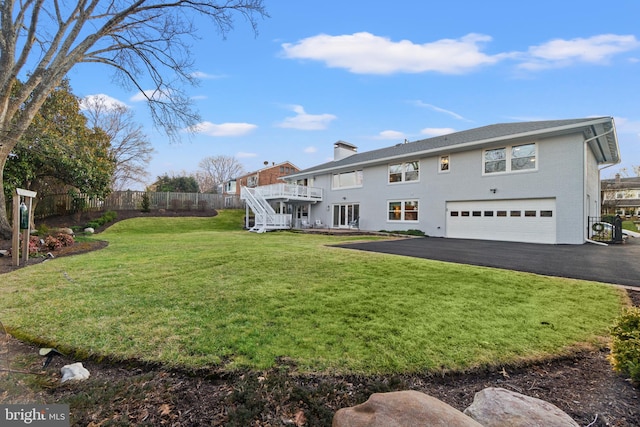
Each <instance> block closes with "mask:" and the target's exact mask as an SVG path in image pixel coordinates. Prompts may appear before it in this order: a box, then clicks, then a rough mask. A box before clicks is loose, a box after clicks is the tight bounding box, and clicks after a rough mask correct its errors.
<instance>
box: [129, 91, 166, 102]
mask: <svg viewBox="0 0 640 427" xmlns="http://www.w3.org/2000/svg"><path fill="white" fill-rule="evenodd" d="M168 97H169V94H167V93H164V92H162V91H161V90H157V89H148V90H145V91H143V92H138V93H137V94H135V95H133V96H132V97H131V98H129V99H130V100H131V101H133V102H145V101H147V100H149V99H151V100H157V101H160V100H163V99H167V98H168Z"/></svg>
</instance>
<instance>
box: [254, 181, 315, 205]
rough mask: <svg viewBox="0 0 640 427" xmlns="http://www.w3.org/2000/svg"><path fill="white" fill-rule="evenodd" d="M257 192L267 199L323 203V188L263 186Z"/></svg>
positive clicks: (280, 185) (290, 185)
mask: <svg viewBox="0 0 640 427" xmlns="http://www.w3.org/2000/svg"><path fill="white" fill-rule="evenodd" d="M255 190H256V191H257V192H259V193H260V194H261V195H262V197H264V198H265V199H295V200H310V201H322V188H315V187H307V186H304V185H296V184H285V183H280V184H271V185H261V186H260V187H256V188H255Z"/></svg>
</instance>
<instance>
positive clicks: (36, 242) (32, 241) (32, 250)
mask: <svg viewBox="0 0 640 427" xmlns="http://www.w3.org/2000/svg"><path fill="white" fill-rule="evenodd" d="M39 252H40V237H38V236H30V237H29V255H37V254H38V253H39Z"/></svg>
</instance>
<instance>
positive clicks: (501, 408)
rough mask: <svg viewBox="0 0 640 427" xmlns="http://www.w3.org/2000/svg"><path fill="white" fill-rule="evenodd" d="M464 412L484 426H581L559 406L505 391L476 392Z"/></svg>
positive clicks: (486, 389) (494, 389)
mask: <svg viewBox="0 0 640 427" xmlns="http://www.w3.org/2000/svg"><path fill="white" fill-rule="evenodd" d="M464 413H465V414H466V415H468V416H469V417H471V418H473V419H474V420H476V421H478V422H479V423H480V424H482V425H483V426H485V427H538V426H546V427H554V426H563V427H567V426H568V427H578V426H579V424H578V423H576V422H575V421H574V420H573V419H571V417H569V415H567V414H566V413H565V412H563V411H561V410H560V408H558V407H557V406H555V405H553V404H551V403H549V402H545V401H544V400H540V399H536V398H535V397H530V396H525V395H524V394H520V393H516V392H514V391H511V390H506V389H504V388H494V387H490V388H485V389H484V390H482V391H479V392H477V393H476V394H475V397H474V398H473V403H472V404H471V406H469V407H468V408H467V409H465V410H464Z"/></svg>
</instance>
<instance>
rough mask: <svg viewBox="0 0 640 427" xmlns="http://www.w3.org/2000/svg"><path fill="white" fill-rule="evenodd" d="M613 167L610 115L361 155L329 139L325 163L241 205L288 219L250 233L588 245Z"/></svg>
mask: <svg viewBox="0 0 640 427" xmlns="http://www.w3.org/2000/svg"><path fill="white" fill-rule="evenodd" d="M619 162H620V152H619V147H618V141H617V136H616V131H615V125H614V122H613V119H612V118H611V117H598V118H584V119H571V120H548V121H536V122H522V123H502V124H495V125H490V126H484V127H480V128H476V129H471V130H466V131H462V132H456V133H452V134H448V135H443V136H438V137H435V138H428V139H423V140H419V141H415V142H405V143H402V144H397V145H394V146H392V147H388V148H383V149H379V150H373V151H367V152H362V153H358V152H357V148H356V147H355V146H353V145H351V144H349V143H346V142H344V141H338V142H336V143H335V144H334V160H333V161H331V162H328V163H324V164H321V165H318V166H315V167H312V168H309V169H305V170H302V171H300V172H297V173H294V174H291V175H288V176H287V177H286V180H287V181H288V182H289V183H291V184H282V186H281V187H279V188H274V187H273V186H268V187H264V188H262V187H258V189H256V191H255V192H254V193H253V194H252V195H251V197H253V198H258V199H261V200H262V203H261V205H262V206H264V205H269V204H271V205H273V204H274V203H280V205H279V206H280V208H281V209H280V212H283V211H286V212H288V214H287V215H289V216H288V217H285V218H281V219H279V220H274V219H273V218H271V220H270V222H271V226H266V227H265V228H262V229H260V230H259V231H264V230H265V229H270V228H286V227H304V226H314V225H315V224H318V226H322V227H328V228H349V227H353V226H356V225H357V226H358V227H359V228H360V229H362V230H376V231H377V230H389V231H394V230H409V229H417V230H421V231H423V232H424V233H425V234H427V235H429V236H437V237H448V238H466V239H488V240H503V241H518V242H535V243H552V244H555V243H558V244H565V243H567V244H581V243H584V242H585V241H586V240H587V239H588V238H589V237H590V234H589V231H588V230H589V220H588V217H590V216H592V217H595V216H598V215H599V213H600V208H601V206H600V170H601V169H602V168H604V167H607V166H609V165H613V164H616V163H619ZM293 184H297V185H293ZM285 186H288V187H285ZM244 198H245V199H247V198H248V196H247V195H245V196H244ZM264 201H267V202H268V203H264ZM248 202H249V200H248ZM248 204H249V205H250V206H251V208H252V210H254V212H255V210H260V208H259V207H256V209H254V206H255V205H252V204H251V203H248ZM283 205H286V206H287V209H286V210H283V209H282V206H283ZM274 212H275V211H274ZM256 215H257V217H258V216H259V215H258V214H256ZM267 222H269V221H265V222H264V224H265V225H266V223H267ZM287 222H288V224H287ZM274 224H284V225H283V226H278V225H274ZM256 225H258V220H256Z"/></svg>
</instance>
